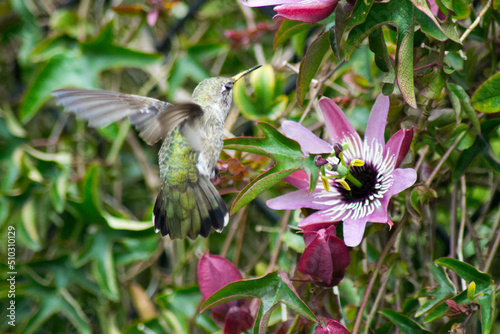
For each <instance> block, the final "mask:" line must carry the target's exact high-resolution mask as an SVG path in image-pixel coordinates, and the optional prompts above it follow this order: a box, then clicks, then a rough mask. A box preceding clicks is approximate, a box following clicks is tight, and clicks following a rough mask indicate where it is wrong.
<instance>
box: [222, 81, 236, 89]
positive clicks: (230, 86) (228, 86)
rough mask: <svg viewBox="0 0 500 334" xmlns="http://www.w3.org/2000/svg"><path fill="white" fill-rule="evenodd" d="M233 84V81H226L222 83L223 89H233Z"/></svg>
mask: <svg viewBox="0 0 500 334" xmlns="http://www.w3.org/2000/svg"><path fill="white" fill-rule="evenodd" d="M233 85H234V83H233V82H228V83H226V84H225V85H224V89H225V90H226V91H230V90H231V89H233Z"/></svg>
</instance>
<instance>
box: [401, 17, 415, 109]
mask: <svg viewBox="0 0 500 334" xmlns="http://www.w3.org/2000/svg"><path fill="white" fill-rule="evenodd" d="M414 35H415V33H414V31H413V25H411V26H410V28H409V29H408V30H407V34H405V35H404V37H403V39H402V41H401V44H400V45H399V49H398V60H399V62H398V65H397V71H396V73H397V75H396V81H397V83H398V87H399V90H400V91H401V95H403V98H404V99H405V101H406V103H408V104H409V105H410V106H411V107H412V108H415V109H416V108H417V101H416V99H415V89H414V83H413V37H414Z"/></svg>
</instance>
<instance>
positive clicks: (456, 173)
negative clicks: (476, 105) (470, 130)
mask: <svg viewBox="0 0 500 334" xmlns="http://www.w3.org/2000/svg"><path fill="white" fill-rule="evenodd" d="M499 125H500V120H491V121H486V122H484V123H482V124H481V133H482V135H481V136H477V137H476V140H475V141H474V144H472V146H471V147H470V148H468V149H466V150H465V151H463V152H462V154H460V156H459V157H458V160H457V163H456V164H455V168H454V169H453V181H454V182H457V181H458V179H459V178H460V176H462V175H463V174H464V173H465V171H466V170H467V168H468V167H469V165H470V164H471V163H472V161H474V159H475V158H476V157H477V156H478V155H480V154H481V155H483V157H484V158H485V160H486V162H487V163H488V164H489V166H490V167H491V168H492V169H493V170H495V171H496V172H497V173H500V161H499V159H498V157H497V156H496V155H495V152H493V150H492V148H491V144H490V139H489V136H490V133H491V132H492V131H494V130H495V129H496V128H497V127H498V126H499Z"/></svg>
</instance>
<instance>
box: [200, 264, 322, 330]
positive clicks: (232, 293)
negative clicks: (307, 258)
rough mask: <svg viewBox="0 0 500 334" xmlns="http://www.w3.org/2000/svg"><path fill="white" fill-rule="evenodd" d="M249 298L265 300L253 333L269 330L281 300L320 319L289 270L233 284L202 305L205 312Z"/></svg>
mask: <svg viewBox="0 0 500 334" xmlns="http://www.w3.org/2000/svg"><path fill="white" fill-rule="evenodd" d="M248 297H255V298H259V299H260V301H261V303H260V307H259V312H258V315H257V318H256V320H255V325H254V329H253V333H260V334H264V333H266V329H267V325H268V322H269V317H270V316H271V313H272V311H273V310H274V309H275V308H276V307H277V306H278V305H279V304H280V303H284V304H286V305H287V306H289V307H290V308H292V309H293V310H294V311H296V312H297V313H299V314H300V315H301V316H304V317H306V318H308V319H309V320H311V321H315V322H316V321H317V319H316V316H315V315H314V313H313V312H312V311H311V310H310V309H309V307H308V306H307V305H306V303H304V302H303V301H302V300H301V299H300V297H299V296H298V295H297V292H296V291H295V289H294V288H293V286H292V284H291V283H290V281H289V279H288V277H286V274H285V273H281V274H280V275H278V274H277V273H270V274H267V275H265V276H263V277H260V278H254V279H246V280H241V281H236V282H233V283H229V284H228V285H226V286H225V287H223V288H222V289H220V290H218V291H217V292H215V293H214V294H213V295H211V296H210V297H209V298H208V299H207V300H205V302H204V303H203V305H202V306H201V308H202V310H201V311H202V312H203V311H204V310H206V309H208V308H211V307H213V306H216V305H220V304H223V303H226V302H229V301H232V300H237V299H242V298H248Z"/></svg>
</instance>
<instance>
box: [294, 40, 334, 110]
mask: <svg viewBox="0 0 500 334" xmlns="http://www.w3.org/2000/svg"><path fill="white" fill-rule="evenodd" d="M329 35H330V32H328V31H327V32H325V33H322V34H321V35H319V36H318V38H316V39H315V40H314V41H312V43H311V44H310V45H309V47H308V48H307V51H306V55H305V56H304V58H302V61H301V62H300V68H299V76H298V77H297V101H298V102H299V104H300V105H303V103H304V99H305V96H306V94H307V92H309V85H310V83H311V80H312V79H313V78H314V76H315V75H316V71H317V70H318V68H319V65H320V64H321V62H322V60H323V58H324V57H325V53H326V52H327V51H328V49H329V46H330V38H329Z"/></svg>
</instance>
